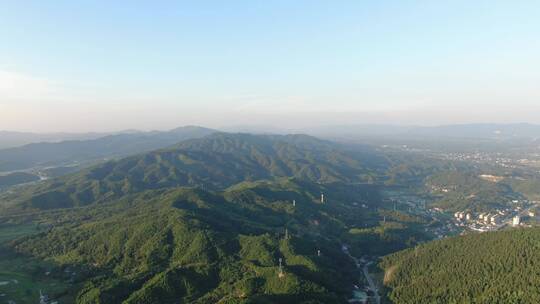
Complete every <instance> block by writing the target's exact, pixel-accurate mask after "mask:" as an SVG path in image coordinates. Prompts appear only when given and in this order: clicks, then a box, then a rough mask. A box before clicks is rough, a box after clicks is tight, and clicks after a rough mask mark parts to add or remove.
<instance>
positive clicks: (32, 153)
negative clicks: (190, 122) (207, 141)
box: [0, 126, 216, 172]
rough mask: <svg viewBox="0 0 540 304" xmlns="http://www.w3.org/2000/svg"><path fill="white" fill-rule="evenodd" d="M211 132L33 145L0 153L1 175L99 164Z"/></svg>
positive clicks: (195, 129)
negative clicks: (41, 168) (84, 164)
mask: <svg viewBox="0 0 540 304" xmlns="http://www.w3.org/2000/svg"><path fill="white" fill-rule="evenodd" d="M214 132H216V131H215V130H212V129H207V128H202V127H195V126H187V127H180V128H177V129H174V130H170V131H153V132H132V133H122V134H116V135H108V136H104V137H99V138H94V139H87V140H68V141H61V142H55V143H46V142H42V143H32V144H28V145H25V146H21V147H16V148H9V149H3V150H0V172H2V171H14V170H25V169H29V168H33V167H36V166H41V167H48V166H61V165H65V164H69V163H73V162H79V163H81V162H89V161H101V160H103V159H109V158H113V157H121V156H126V155H133V154H137V153H142V152H146V151H150V150H155V149H159V148H164V147H167V146H170V145H173V144H176V143H178V142H180V141H182V140H185V139H189V138H198V137H203V136H205V135H208V134H211V133H214Z"/></svg>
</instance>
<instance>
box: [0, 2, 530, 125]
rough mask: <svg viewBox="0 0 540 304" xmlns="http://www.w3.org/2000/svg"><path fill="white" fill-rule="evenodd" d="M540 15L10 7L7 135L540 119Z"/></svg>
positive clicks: (479, 9)
mask: <svg viewBox="0 0 540 304" xmlns="http://www.w3.org/2000/svg"><path fill="white" fill-rule="evenodd" d="M539 16H540V2H538V1H359V0H356V1H189V2H188V1H185V2H184V1H0V129H18V130H31V131H39V130H47V131H59V130H64V131H66V130H72V131H86V130H118V129H124V128H141V129H165V128H172V127H175V126H178V125H183V124H201V125H208V126H212V127H220V126H227V125H236V124H238V125H243V124H245V125H247V124H264V125H280V126H283V125H286V126H289V127H300V126H307V125H313V124H334V123H398V124H399V123H403V124H412V123H414V124H444V123H461V122H488V121H489V122H491V121H493V122H517V121H530V122H537V123H540V118H538V117H540V115H538V114H540V90H538V88H537V87H538V83H539V82H540V81H539V80H540V55H539V54H540V18H539ZM2 83H3V84H2ZM535 119H536V120H535Z"/></svg>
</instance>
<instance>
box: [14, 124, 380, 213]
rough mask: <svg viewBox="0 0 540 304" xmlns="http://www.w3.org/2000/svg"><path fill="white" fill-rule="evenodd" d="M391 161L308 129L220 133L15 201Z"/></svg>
mask: <svg viewBox="0 0 540 304" xmlns="http://www.w3.org/2000/svg"><path fill="white" fill-rule="evenodd" d="M365 155H367V156H365ZM364 157H367V158H368V160H369V161H364ZM386 164H387V160H386V158H385V157H384V156H375V154H374V153H372V152H369V151H364V152H357V151H348V150H346V149H342V148H337V147H335V144H334V143H331V142H326V141H322V140H319V139H316V138H314V137H309V136H305V135H287V136H277V135H250V134H228V133H217V134H214V135H209V136H207V137H204V138H201V139H193V140H187V141H184V142H181V143H180V144H178V145H176V146H174V147H171V148H167V149H162V150H157V151H152V152H148V153H145V154H141V155H136V156H132V157H127V158H124V159H121V160H115V161H109V162H106V163H103V164H100V165H97V166H94V167H92V168H89V169H86V170H83V171H81V172H78V173H75V174H72V175H69V176H65V177H62V178H57V179H53V180H51V181H47V182H45V183H42V184H40V185H37V186H34V187H30V188H29V189H27V190H26V192H24V193H22V194H20V195H19V194H18V195H17V197H16V198H15V199H14V200H15V201H16V204H18V206H22V207H24V208H31V209H51V208H66V207H72V206H83V205H88V204H93V203H99V202H103V201H108V200H112V199H116V198H119V197H121V196H123V195H125V194H129V193H137V192H140V191H144V190H150V189H161V188H168V187H178V186H191V187H195V186H201V187H206V188H208V189H216V190H219V189H224V188H226V187H229V186H231V185H234V184H236V183H239V182H243V181H255V180H260V179H272V178H278V177H290V176H294V177H297V178H301V179H306V180H310V181H315V182H321V183H330V182H366V181H371V180H373V179H374V176H375V175H376V174H377V172H379V171H380V172H384V170H385V169H386V167H385V166H386ZM380 172H379V173H380ZM8 200H9V198H8Z"/></svg>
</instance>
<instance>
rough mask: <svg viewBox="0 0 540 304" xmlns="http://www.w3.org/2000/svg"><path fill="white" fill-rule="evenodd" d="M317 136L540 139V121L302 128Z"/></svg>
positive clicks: (303, 130)
mask: <svg viewBox="0 0 540 304" xmlns="http://www.w3.org/2000/svg"><path fill="white" fill-rule="evenodd" d="M298 131H300V132H302V133H306V134H311V135H314V136H321V137H327V138H328V137H331V138H342V139H355V138H369V137H379V136H384V137H395V136H397V137H401V138H411V139H418V138H420V139H434V138H435V139H436V138H438V139H440V138H453V139H458V138H463V139H474V138H480V139H498V140H501V139H516V138H518V139H519V138H521V139H538V138H540V125H535V124H527V123H519V124H456V125H442V126H432V127H427V126H408V125H405V126H402V125H385V124H381V125H374V124H358V125H342V126H336V125H334V126H321V127H315V128H305V129H300V130H298Z"/></svg>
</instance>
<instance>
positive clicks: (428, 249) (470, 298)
mask: <svg viewBox="0 0 540 304" xmlns="http://www.w3.org/2000/svg"><path fill="white" fill-rule="evenodd" d="M539 249H540V228H529V229H514V230H508V231H499V232H488V233H482V234H471V235H466V236H462V237H453V238H449V239H445V240H439V241H434V242H429V243H426V244H422V245H419V246H417V247H415V248H410V249H407V250H404V251H401V252H398V253H395V254H391V255H389V256H386V257H384V258H383V261H382V262H381V263H380V266H381V268H383V269H384V270H385V272H386V275H385V284H386V285H387V286H388V287H389V288H390V289H391V290H390V293H389V295H390V299H391V300H392V301H393V302H394V303H396V304H401V303H411V304H412V303H486V304H488V303H490V304H491V303H524V304H525V303H530V304H532V303H539V302H540V292H539V290H540V280H539V275H538V269H540V250H539Z"/></svg>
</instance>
